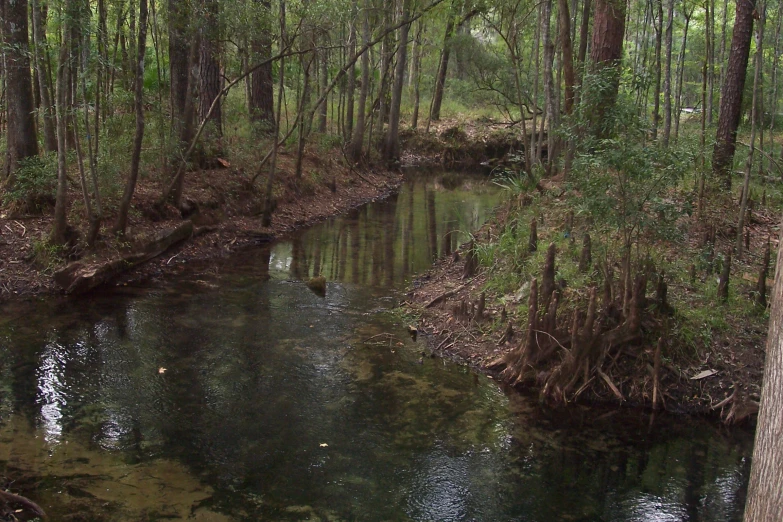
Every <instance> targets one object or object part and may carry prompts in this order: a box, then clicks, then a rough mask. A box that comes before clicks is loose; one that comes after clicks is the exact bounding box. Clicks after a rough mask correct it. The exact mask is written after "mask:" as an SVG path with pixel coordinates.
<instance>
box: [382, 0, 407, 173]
mask: <svg viewBox="0 0 783 522" xmlns="http://www.w3.org/2000/svg"><path fill="white" fill-rule="evenodd" d="M409 1H410V0H404V2H403V7H402V19H403V20H407V19H408V12H409V9H410V7H409V6H410V4H409ZM410 27H411V24H410V23H407V24H405V25H403V26H402V27H400V39H399V46H398V47H397V66H396V68H395V71H394V86H393V87H392V99H391V106H390V107H389V130H388V132H387V133H386V144H385V147H384V159H385V160H386V161H387V162H395V161H397V160H399V159H400V132H399V131H400V105H401V104H402V88H403V86H404V83H403V80H404V79H405V65H406V62H407V57H408V32H409V31H410Z"/></svg>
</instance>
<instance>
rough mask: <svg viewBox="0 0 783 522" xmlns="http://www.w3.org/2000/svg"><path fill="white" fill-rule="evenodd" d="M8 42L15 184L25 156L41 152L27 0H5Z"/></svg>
mask: <svg viewBox="0 0 783 522" xmlns="http://www.w3.org/2000/svg"><path fill="white" fill-rule="evenodd" d="M0 8H1V9H2V14H3V16H2V19H3V20H2V23H3V40H4V44H5V47H6V49H5V84H6V97H5V100H6V104H7V107H8V132H7V136H6V137H7V146H8V159H9V161H8V165H7V166H6V169H7V174H8V178H7V183H8V185H12V184H13V180H14V171H16V169H17V168H18V166H19V162H20V161H21V160H24V159H25V158H29V157H31V156H37V155H38V139H37V136H36V132H35V117H34V115H33V114H34V110H35V104H34V100H33V85H32V77H31V75H30V54H29V50H30V43H29V40H28V34H27V0H2V3H0Z"/></svg>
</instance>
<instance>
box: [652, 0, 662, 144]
mask: <svg viewBox="0 0 783 522" xmlns="http://www.w3.org/2000/svg"><path fill="white" fill-rule="evenodd" d="M655 5H656V7H657V8H658V16H657V18H658V23H657V24H656V23H655V21H653V25H655V92H654V93H653V103H654V104H655V108H654V109H653V128H652V137H653V139H657V138H658V125H659V123H660V121H661V112H660V109H661V107H660V106H661V42H662V41H663V0H655Z"/></svg>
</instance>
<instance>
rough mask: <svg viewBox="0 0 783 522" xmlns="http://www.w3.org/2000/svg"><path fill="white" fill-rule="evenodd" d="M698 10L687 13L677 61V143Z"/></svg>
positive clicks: (675, 137)
mask: <svg viewBox="0 0 783 522" xmlns="http://www.w3.org/2000/svg"><path fill="white" fill-rule="evenodd" d="M695 10H696V6H695V4H694V6H693V7H692V8H691V10H690V11H686V12H685V13H684V15H685V28H684V29H683V31H682V44H681V48H680V56H679V58H678V59H677V94H676V95H675V96H674V99H675V102H676V103H675V109H674V114H675V118H674V139H675V141H676V140H677V138H678V137H679V135H680V113H681V112H682V80H683V77H684V76H685V51H686V49H687V48H688V28H689V27H690V25H691V17H692V16H693V12H694V11H695Z"/></svg>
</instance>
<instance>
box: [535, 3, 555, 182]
mask: <svg viewBox="0 0 783 522" xmlns="http://www.w3.org/2000/svg"><path fill="white" fill-rule="evenodd" d="M543 7H544V16H543V22H544V103H545V106H546V117H545V118H542V119H541V128H542V129H543V128H544V120H546V121H547V124H548V125H547V127H546V130H547V133H546V138H547V140H546V141H547V143H546V144H547V173H548V174H551V169H552V167H553V165H554V163H555V161H556V157H555V156H556V154H555V150H554V149H555V147H554V137H555V130H556V128H557V123H558V122H557V120H558V118H557V113H556V112H555V80H554V77H553V68H554V62H555V43H554V41H553V40H552V0H547V1H546V2H544V5H543ZM543 142H544V139H543V136H542V137H541V138H539V147H543ZM539 157H541V158H543V155H541V156H539Z"/></svg>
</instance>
